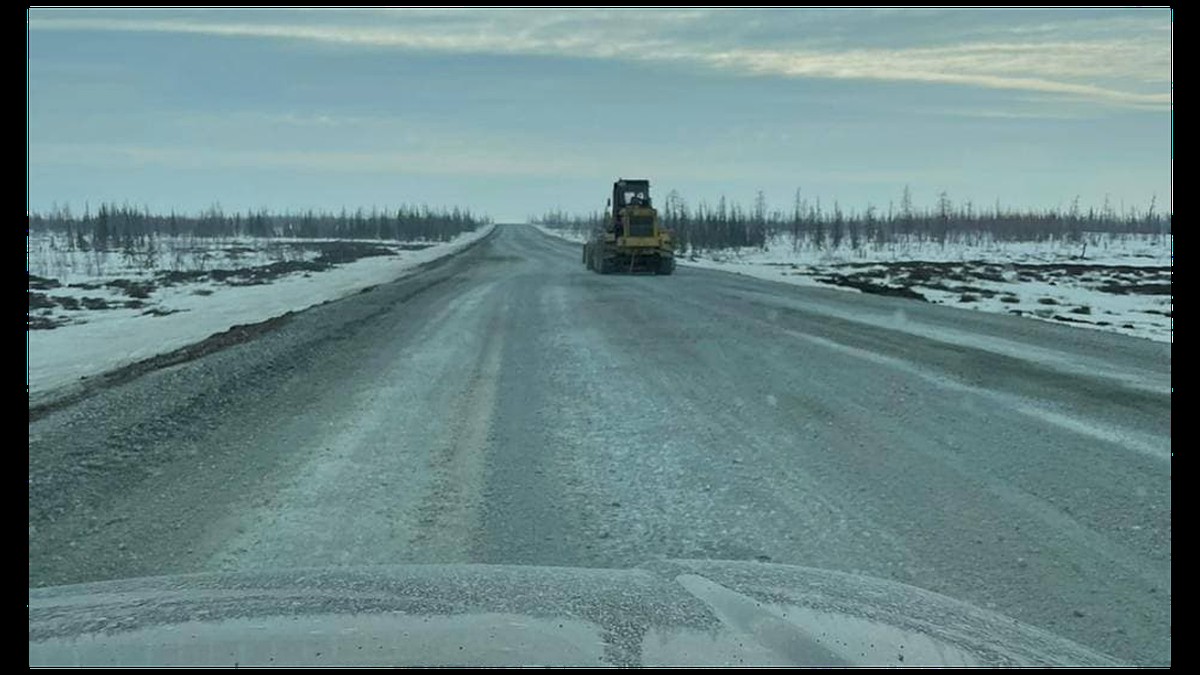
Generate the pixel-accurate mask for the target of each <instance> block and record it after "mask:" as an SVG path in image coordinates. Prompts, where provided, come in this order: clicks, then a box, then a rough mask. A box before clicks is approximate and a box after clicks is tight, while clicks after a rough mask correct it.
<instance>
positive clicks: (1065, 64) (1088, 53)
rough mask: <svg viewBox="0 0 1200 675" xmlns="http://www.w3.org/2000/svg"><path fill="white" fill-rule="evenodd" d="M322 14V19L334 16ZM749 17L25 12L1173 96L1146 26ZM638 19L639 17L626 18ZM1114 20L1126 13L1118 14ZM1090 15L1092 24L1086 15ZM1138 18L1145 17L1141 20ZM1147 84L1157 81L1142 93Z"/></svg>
mask: <svg viewBox="0 0 1200 675" xmlns="http://www.w3.org/2000/svg"><path fill="white" fill-rule="evenodd" d="M321 16H322V18H323V19H324V18H327V17H329V16H332V14H323V15H321ZM338 16H339V19H340V20H345V21H357V20H359V19H362V14H361V13H350V14H344V15H338ZM750 16H752V15H751V14H750V13H744V12H708V13H705V12H641V13H636V14H635V13H633V12H630V11H620V10H610V11H595V12H573V11H564V12H486V11H480V12H466V11H454V10H443V11H437V12H418V11H406V12H394V13H392V14H391V17H392V20H390V21H385V20H384V19H386V18H387V16H385V15H381V14H379V13H372V14H371V18H372V19H373V22H372V25H354V24H351V23H342V24H330V23H322V24H305V23H297V22H292V23H250V22H245V21H241V22H226V21H211V20H205V21H197V20H194V19H192V20H178V19H163V18H154V19H140V18H132V19H131V18H108V17H90V18H80V17H75V18H57V17H46V16H45V15H43V16H34V17H31V19H30V27H31V29H34V30H91V31H134V32H167V33H187V34H201V35H216V36H225V37H247V38H267V39H287V40H300V41H308V42H315V43H324V44H330V45H347V46H357V47H364V48H382V49H401V50H411V51H421V52H440V53H456V54H507V55H536V56H550V57H556V56H557V57H564V56H565V57H584V58H595V59H616V60H633V61H648V62H672V63H682V64H691V65H698V66H702V67H707V68H711V69H716V70H721V71H723V72H727V73H731V74H735V75H750V76H774V77H783V78H823V79H842V80H874V81H896V82H923V83H933V84H950V85H961V86H968V87H981V88H986V89H1001V90H1013V91H1026V92H1036V93H1040V94H1054V95H1058V96H1061V97H1064V98H1071V99H1080V100H1087V101H1094V102H1101V103H1107V104H1111V105H1122V106H1134V107H1151V108H1154V107H1158V108H1159V109H1164V108H1165V107H1166V106H1167V105H1169V103H1170V92H1169V86H1170V85H1169V78H1170V47H1169V45H1168V44H1167V43H1166V42H1165V41H1163V40H1161V39H1158V38H1159V37H1160V36H1158V35H1154V34H1153V33H1155V32H1157V31H1151V30H1149V29H1148V28H1147V30H1146V31H1145V32H1144V33H1143V35H1145V36H1146V39H1140V40H1139V39H1130V38H1128V37H1124V38H1118V37H1115V36H1114V37H1106V38H1093V39H1079V40H1070V39H1059V40H1049V39H1046V40H1041V41H1036V40H1035V41H1024V42H1023V41H1016V40H1013V39H1012V38H1009V39H1006V40H1005V41H1001V42H995V41H992V42H967V43H962V44H954V45H943V46H934V47H930V46H908V47H895V48H888V49H884V48H855V47H853V46H843V47H830V46H824V47H822V48H819V49H817V48H810V49H799V48H795V47H791V46H788V45H787V44H784V45H780V44H778V40H776V44H774V45H773V46H770V47H763V48H757V49H747V48H743V47H738V46H734V45H731V44H728V43H729V39H728V38H721V39H716V38H712V37H711V35H710V32H711V31H713V29H714V26H719V25H723V24H725V23H727V22H728V21H730V20H733V21H736V20H739V19H745V18H746V17H750ZM634 17H636V20H631V19H633V18H634ZM714 17H715V18H714ZM309 18H311V15H309ZM1113 20H1114V21H1118V22H1121V21H1124V20H1123V19H1120V18H1118V17H1114V19H1113ZM1125 23H1126V24H1128V22H1127V21H1125ZM1062 24H1063V27H1061V28H1057V27H1056V26H1058V24H1053V26H1052V25H1050V24H1045V25H1041V26H1037V27H1030V28H1028V29H1027V30H1036V32H1037V34H1039V35H1041V34H1045V35H1047V38H1049V37H1056V36H1064V35H1066V34H1069V33H1070V24H1069V23H1067V22H1062ZM756 25H757V24H756ZM1088 25H1089V26H1095V25H1096V24H1095V22H1094V21H1093V22H1092V23H1091V24H1088ZM1134 25H1144V26H1147V27H1148V26H1150V24H1148V23H1146V22H1144V21H1142V22H1141V23H1137V24H1134ZM743 28H744V27H743ZM1015 30H1019V29H1014V31H1015ZM697 31H699V32H697ZM742 35H744V33H742ZM742 39H745V38H744V37H743V38H742ZM722 42H724V43H725V44H724V45H722ZM764 42H765V43H768V44H769V43H770V41H764ZM791 44H806V43H804V42H802V41H800V42H797V41H792V43H791ZM1135 84H1136V85H1138V86H1136V87H1135V86H1134V85H1135ZM1147 85H1149V86H1150V88H1151V89H1158V91H1157V92H1153V91H1149V92H1148V91H1145V89H1146V87H1147Z"/></svg>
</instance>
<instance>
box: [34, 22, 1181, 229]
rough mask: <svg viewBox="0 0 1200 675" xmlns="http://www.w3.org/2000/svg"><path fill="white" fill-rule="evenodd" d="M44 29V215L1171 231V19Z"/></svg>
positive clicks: (39, 106) (38, 121)
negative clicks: (979, 216) (467, 211)
mask: <svg viewBox="0 0 1200 675" xmlns="http://www.w3.org/2000/svg"><path fill="white" fill-rule="evenodd" d="M28 16H29V45H28V47H29V49H28V55H29V58H28V94H29V95H28V106H29V120H28V124H29V129H28V148H29V159H28V162H29V163H28V173H29V207H30V208H31V209H34V210H46V209H48V208H49V207H50V206H51V204H52V203H55V202H57V203H58V204H63V203H68V204H70V206H71V207H72V209H74V210H76V211H81V210H82V208H83V205H84V203H85V202H90V203H91V204H92V205H93V208H94V205H95V204H97V203H98V202H100V201H117V202H124V201H128V202H129V203H131V204H137V205H146V206H149V207H150V208H151V209H152V210H155V211H159V210H163V211H165V210H167V209H171V208H175V209H177V210H182V211H198V210H200V209H202V208H205V207H207V206H209V205H211V204H213V203H219V204H221V205H222V206H223V207H224V208H225V209H226V210H231V209H238V210H244V209H251V208H259V207H267V208H270V209H272V210H283V209H304V208H318V209H327V210H338V209H341V208H342V207H343V206H345V207H348V208H355V207H358V206H363V207H366V208H370V207H371V206H379V207H383V206H397V205H400V204H402V203H410V204H412V203H418V204H419V203H427V204H429V205H430V206H441V205H445V206H450V205H458V206H464V207H470V208H471V209H472V210H474V211H476V212H479V213H486V214H489V215H491V216H493V217H494V218H496V219H497V220H498V221H500V222H508V221H523V220H525V219H526V217H527V216H529V215H532V214H540V213H543V212H544V211H546V210H548V209H551V208H561V209H565V210H569V211H578V212H584V211H592V210H598V209H602V208H603V206H604V200H605V196H606V194H607V193H608V192H609V191H610V190H611V184H612V181H614V180H615V179H616V178H618V177H626V178H649V179H650V181H651V186H652V190H653V191H654V194H655V195H656V196H657V197H658V198H659V199H660V201H661V198H662V197H664V196H665V195H666V193H667V191H669V190H672V189H675V190H678V191H679V192H680V193H681V195H682V196H683V197H684V198H685V199H686V200H687V201H688V202H689V203H692V204H694V203H696V202H698V201H701V200H705V201H708V202H709V203H710V204H711V203H714V202H715V201H716V200H717V199H718V198H719V197H720V196H721V195H725V196H726V197H727V198H729V199H732V200H735V201H740V202H741V203H742V204H743V205H745V206H749V205H751V203H752V202H753V200H754V195H755V192H756V191H757V190H762V191H764V193H765V195H766V198H767V201H768V203H769V204H770V205H771V206H772V207H778V208H787V209H790V205H791V202H792V200H793V196H794V193H795V191H796V189H797V188H800V189H801V191H802V195H803V196H805V197H807V198H809V199H815V198H818V197H819V198H820V199H821V203H822V205H826V204H828V205H832V204H833V202H834V201H837V202H839V203H840V204H841V205H842V207H843V208H844V209H855V210H859V209H862V208H865V207H866V206H867V205H868V204H874V205H875V206H876V207H878V208H881V209H883V210H886V209H887V206H888V203H889V202H894V203H896V204H899V202H900V198H901V195H902V193H903V191H904V186H905V185H908V186H910V188H911V190H912V196H913V199H914V202H915V203H916V204H917V205H918V206H933V205H934V203H935V202H936V200H937V194H938V193H939V192H941V191H943V190H944V191H946V192H947V193H948V194H949V196H950V198H951V200H953V201H954V202H956V203H961V202H963V201H966V200H972V201H973V202H974V203H975V204H976V205H977V206H986V207H989V208H990V207H991V206H992V205H993V204H995V203H996V201H997V200H999V201H1000V202H1001V203H1002V204H1004V205H1006V206H1010V207H1019V208H1030V207H1032V208H1047V207H1056V206H1062V207H1064V208H1065V207H1066V205H1068V204H1070V202H1071V200H1072V199H1074V198H1075V197H1076V196H1079V198H1080V200H1081V202H1082V203H1083V204H1084V205H1085V206H1087V205H1095V206H1097V207H1099V206H1100V205H1102V204H1103V202H1104V200H1105V197H1106V195H1107V196H1108V197H1109V198H1110V200H1111V202H1112V204H1113V205H1114V206H1115V207H1119V206H1120V204H1121V203H1122V202H1123V203H1125V204H1126V205H1127V206H1128V205H1135V204H1136V205H1138V206H1139V208H1145V207H1146V206H1148V205H1149V202H1150V199H1151V197H1152V196H1155V195H1156V196H1157V200H1158V206H1159V209H1160V210H1166V209H1168V208H1170V204H1169V202H1170V191H1171V151H1172V148H1171V13H1170V10H1167V9H1142V10H1121V11H1117V10H1089V11H1083V10H942V11H927V10H923V11H916V10H857V9H854V10H824V11H816V10H761V11H759V10H754V11H752V10H741V9H738V10H704V11H685V10H657V11H634V10H608V11H585V10H579V11H576V10H558V11H542V10H536V11H534V10H504V11H500V10H492V11H487V10H436V11H418V10H357V11H342V10H338V11H332V10H188V11H179V10H136V11H133V10H120V11H118V10H108V11H83V10H49V9H32V10H30V11H29V15H28Z"/></svg>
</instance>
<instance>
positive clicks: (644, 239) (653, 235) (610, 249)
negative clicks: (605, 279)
mask: <svg viewBox="0 0 1200 675" xmlns="http://www.w3.org/2000/svg"><path fill="white" fill-rule="evenodd" d="M583 264H584V265H585V266H587V268H588V269H590V270H592V271H595V272H598V273H600V274H609V273H612V272H653V273H654V274H670V273H672V272H674V271H675V249H674V245H673V243H672V241H671V233H670V232H668V231H667V230H666V228H664V227H663V226H662V223H661V222H660V221H659V219H658V211H655V210H654V206H653V205H652V204H651V203H650V181H648V180H626V179H624V178H622V179H619V180H618V181H617V182H616V183H613V195H612V199H610V200H609V201H608V207H607V208H606V209H605V213H604V221H603V223H602V224H601V226H600V227H599V228H597V229H596V231H594V232H593V233H592V235H591V238H590V239H589V240H588V242H587V243H585V244H584V245H583Z"/></svg>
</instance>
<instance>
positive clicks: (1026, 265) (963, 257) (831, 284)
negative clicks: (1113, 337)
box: [537, 225, 1174, 342]
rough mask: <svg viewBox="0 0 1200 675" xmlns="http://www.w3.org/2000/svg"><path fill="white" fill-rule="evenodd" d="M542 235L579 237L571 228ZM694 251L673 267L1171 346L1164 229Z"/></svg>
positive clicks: (785, 240) (1168, 244) (1169, 253)
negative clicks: (1049, 237)
mask: <svg viewBox="0 0 1200 675" xmlns="http://www.w3.org/2000/svg"><path fill="white" fill-rule="evenodd" d="M537 227H538V229H540V230H541V231H542V232H545V233H546V234H549V235H551V236H555V237H559V238H561V239H565V240H567V241H572V242H582V241H583V240H584V237H583V236H582V235H581V234H580V233H578V232H575V231H569V230H557V229H553V228H548V227H545V226H542V225H538V226H537ZM790 239H791V238H790V237H778V238H776V239H774V240H772V241H770V242H768V244H767V246H766V248H765V250H764V249H757V248H754V249H738V250H725V251H719V252H705V253H700V254H697V253H695V252H693V253H690V254H688V255H687V256H680V257H679V258H678V263H679V264H680V265H690V266H694V267H703V268H708V269H717V270H723V271H726V272H735V273H737V274H745V275H748V276H754V277H759V278H762V279H769V280H771V281H783V282H786V283H791V284H798V285H806V286H821V287H824V288H842V289H845V290H848V291H851V292H864V291H865V292H876V293H879V292H882V293H887V294H896V295H907V296H909V297H915V296H920V297H921V298H924V299H925V300H927V301H929V302H933V303H938V304H947V305H956V306H958V307H963V308H966V309H972V310H977V311H982V312H996V313H1004V314H1014V315H1018V316H1025V317H1029V318H1032V319H1040V320H1044V321H1054V322H1060V323H1070V324H1071V325H1077V326H1084V327H1089V328H1094V329H1098V330H1107V331H1112V332H1117V333H1123V334H1126V335H1135V336H1138V337H1144V338H1148V339H1151V340H1156V341H1159V342H1171V341H1172V334H1173V324H1174V319H1173V317H1172V314H1173V302H1174V301H1173V296H1172V294H1171V268H1172V265H1173V260H1174V249H1173V242H1172V239H1171V237H1170V236H1169V235H1167V236H1161V237H1160V236H1155V235H1107V234H1097V233H1088V234H1085V241H1086V243H1087V247H1086V249H1085V248H1084V247H1083V244H1082V243H1075V242H1066V241H1061V240H1053V241H1046V242H997V241H983V242H970V243H968V242H960V243H953V244H947V245H946V246H940V245H938V244H936V243H931V242H913V243H909V244H898V245H892V246H883V247H878V248H875V247H864V248H862V249H860V250H857V251H852V250H849V248H848V247H842V248H841V249H838V250H836V251H834V250H830V249H829V248H825V249H816V248H812V247H808V246H801V247H795V246H793V244H792V242H791V241H790Z"/></svg>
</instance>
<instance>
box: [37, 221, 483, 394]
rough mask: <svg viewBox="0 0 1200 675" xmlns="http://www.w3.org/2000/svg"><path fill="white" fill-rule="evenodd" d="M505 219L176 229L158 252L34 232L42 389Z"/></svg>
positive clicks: (440, 251)
mask: <svg viewBox="0 0 1200 675" xmlns="http://www.w3.org/2000/svg"><path fill="white" fill-rule="evenodd" d="M493 227H494V226H491V225H489V226H485V227H481V228H479V229H478V230H475V231H473V232H468V233H465V234H462V235H459V236H458V237H457V238H455V239H454V240H452V241H449V242H444V243H443V242H427V243H426V242H393V241H329V240H281V239H266V240H263V239H258V240H256V239H251V238H244V239H221V240H198V239H191V238H188V239H182V238H176V239H168V238H165V237H164V238H161V239H160V240H158V243H157V244H156V247H157V248H156V250H155V251H154V254H153V255H152V254H151V253H149V252H142V253H140V254H131V255H126V254H123V253H121V252H108V253H104V254H97V253H96V252H94V251H92V252H83V251H78V250H76V251H70V250H67V249H66V247H65V245H64V238H63V237H61V236H59V237H57V238H56V239H55V238H51V237H49V236H47V235H36V236H35V235H31V236H30V239H29V244H28V246H29V249H28V266H29V274H30V282H29V324H30V330H29V331H28V333H27V336H28V361H27V363H28V378H27V384H28V386H29V394H30V397H31V399H32V398H33V397H35V396H36V395H38V394H41V393H44V392H48V391H51V390H54V389H56V388H58V387H61V386H63V385H66V384H70V383H72V382H75V381H77V380H79V379H80V378H82V377H87V376H91V375H96V374H99V373H103V372H107V371H109V370H113V369H115V368H119V367H121V366H124V365H128V364H130V363H135V362H138V361H141V360H143V359H147V358H150V357H153V356H156V355H159V354H164V353H167V352H171V351H173V350H175V349H179V348H181V347H185V346H187V345H190V344H194V343H196V342H199V341H201V340H204V339H205V338H207V337H209V336H211V335H213V334H215V333H220V332H223V331H226V330H229V329H230V328H232V327H233V326H237V325H245V324H253V323H258V322H261V321H265V320H267V319H270V318H273V317H276V316H280V315H282V314H286V313H287V312H292V311H298V310H301V309H304V308H306V307H311V306H313V305H317V304H320V303H322V302H326V301H329V300H336V299H338V298H341V297H345V296H347V295H351V294H353V293H356V292H358V291H360V290H362V289H363V288H366V287H368V286H373V285H376V284H380V283H385V282H388V281H391V280H393V279H396V278H398V277H401V276H404V275H405V274H408V273H411V272H412V271H413V270H414V269H415V268H416V267H417V266H419V265H421V264H423V263H427V262H430V261H432V260H435V259H437V258H441V257H443V256H446V255H450V254H452V253H455V252H457V251H460V250H462V249H463V248H465V247H467V246H469V245H471V244H472V243H474V242H475V241H477V240H479V239H480V238H482V237H485V236H487V235H488V234H489V233H490V232H491V231H492V228H493Z"/></svg>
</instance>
